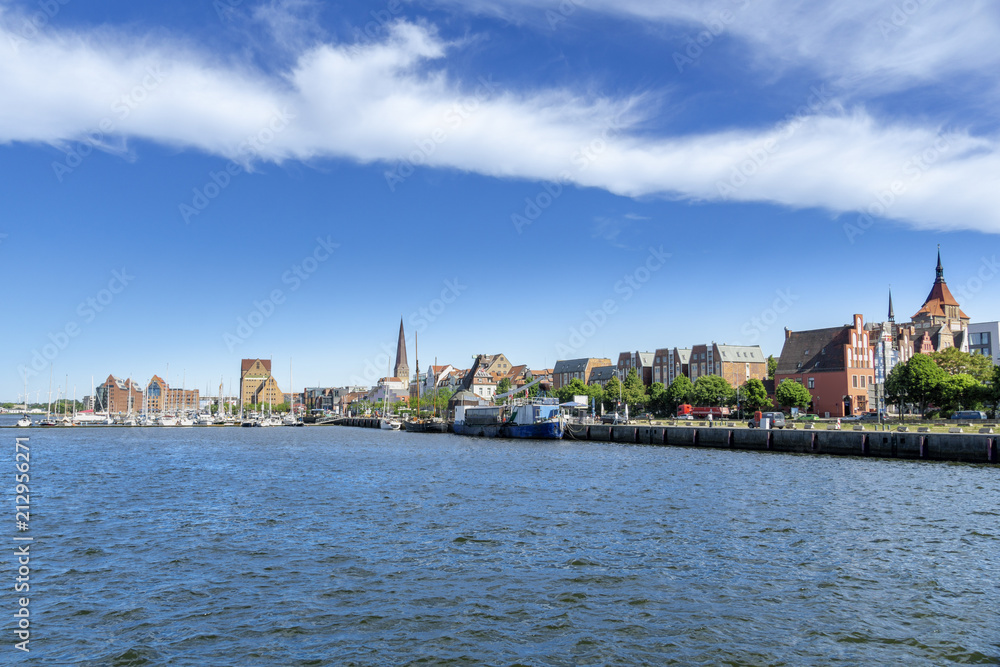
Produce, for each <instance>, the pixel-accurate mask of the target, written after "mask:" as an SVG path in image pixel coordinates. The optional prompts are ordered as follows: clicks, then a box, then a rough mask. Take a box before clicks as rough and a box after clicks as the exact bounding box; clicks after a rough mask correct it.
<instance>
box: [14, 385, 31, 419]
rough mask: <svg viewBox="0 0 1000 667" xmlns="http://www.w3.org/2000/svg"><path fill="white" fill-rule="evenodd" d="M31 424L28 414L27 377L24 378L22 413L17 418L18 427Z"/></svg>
mask: <svg viewBox="0 0 1000 667" xmlns="http://www.w3.org/2000/svg"><path fill="white" fill-rule="evenodd" d="M29 426H31V417H29V416H28V378H27V377H25V378H24V415H22V416H21V418H20V419H18V420H17V427H18V428H28V427H29Z"/></svg>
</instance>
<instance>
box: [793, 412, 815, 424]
mask: <svg viewBox="0 0 1000 667" xmlns="http://www.w3.org/2000/svg"><path fill="white" fill-rule="evenodd" d="M795 419H796V421H800V422H814V421H819V415H814V414H811V413H810V414H807V415H805V414H803V415H799V416H798V417H796V418H795Z"/></svg>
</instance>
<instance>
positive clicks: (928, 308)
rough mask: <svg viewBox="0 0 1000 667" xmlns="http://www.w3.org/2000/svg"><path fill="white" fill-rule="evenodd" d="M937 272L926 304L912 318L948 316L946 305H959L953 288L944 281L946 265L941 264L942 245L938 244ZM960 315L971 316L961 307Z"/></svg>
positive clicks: (925, 301) (964, 318)
mask: <svg viewBox="0 0 1000 667" xmlns="http://www.w3.org/2000/svg"><path fill="white" fill-rule="evenodd" d="M935 272H936V277H935V279H934V285H933V286H932V287H931V291H930V293H929V294H928V295H927V299H926V300H924V305H923V306H921V307H920V310H918V311H917V313H916V314H915V315H914V316H913V318H912V319H917V318H921V317H947V315H946V314H945V308H944V307H945V306H956V307H957V306H958V301H957V300H956V299H955V297H954V296H953V295H952V293H951V290H950V289H948V283H946V282H945V281H944V267H942V265H941V246H938V261H937V268H936V270H935ZM958 317H959V319H962V320H967V319H969V316H968V315H966V314H965V313H964V312H962V309H961V308H959V309H958Z"/></svg>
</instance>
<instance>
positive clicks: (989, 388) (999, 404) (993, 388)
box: [980, 366, 1000, 419]
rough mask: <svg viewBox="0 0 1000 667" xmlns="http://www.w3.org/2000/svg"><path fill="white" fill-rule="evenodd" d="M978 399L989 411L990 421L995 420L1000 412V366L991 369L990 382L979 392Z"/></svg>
mask: <svg viewBox="0 0 1000 667" xmlns="http://www.w3.org/2000/svg"><path fill="white" fill-rule="evenodd" d="M980 397H981V399H982V401H983V404H984V405H985V406H986V407H987V408H988V409H989V411H990V419H996V418H997V413H998V412H1000V366H994V367H993V374H992V375H991V376H990V381H989V383H988V384H986V385H984V386H983V388H982V389H981V390H980Z"/></svg>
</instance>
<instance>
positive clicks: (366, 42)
mask: <svg viewBox="0 0 1000 667" xmlns="http://www.w3.org/2000/svg"><path fill="white" fill-rule="evenodd" d="M998 38H1000V7H997V6H995V5H992V4H988V3H980V4H973V5H960V4H949V3H943V2H931V1H928V2H914V3H898V2H874V3H873V2H862V1H860V0H846V1H845V2H842V3H838V5H837V11H836V12H832V11H830V9H829V4H828V3H818V2H810V3H800V4H799V5H796V6H795V7H789V6H788V5H787V3H779V2H777V1H776V0H754V1H753V2H750V1H749V0H708V1H705V2H703V1H698V2H695V1H694V0H678V1H677V2H671V3H658V2H656V3H654V2H642V1H640V0H619V1H618V2H612V1H611V0H587V2H582V1H574V0H563V1H562V2H557V1H555V0H542V1H540V2H532V3H529V2H527V1H526V0H472V1H466V2H457V1H455V0H426V1H424V2H421V3H416V2H410V1H402V0H387V1H382V2H367V3H366V2H342V3H326V2H312V1H310V0H268V1H266V2H253V1H249V0H219V1H218V2H214V3H211V2H191V1H181V2H177V3H169V4H166V5H151V6H145V5H137V4H135V3H127V2H122V1H120V0H115V1H105V2H96V3H84V2H68V3H65V4H62V3H51V6H49V5H47V4H45V3H42V4H39V3H37V2H27V1H10V0H0V89H2V90H3V91H4V95H3V97H2V98H0V197H2V201H3V202H4V204H5V206H4V214H3V216H2V218H0V277H2V280H3V286H4V290H5V292H6V293H7V294H8V298H7V299H6V300H5V304H6V313H7V318H6V320H5V323H6V326H5V327H4V328H3V330H2V334H0V352H2V358H0V371H2V372H0V397H2V399H3V400H4V401H14V400H17V398H18V396H19V395H20V394H21V393H22V392H23V387H24V377H23V376H24V375H25V370H27V375H28V377H27V380H28V388H29V394H30V396H31V397H32V399H34V397H35V396H36V394H37V395H40V397H41V398H42V400H44V399H45V398H46V394H47V390H48V386H49V373H50V370H49V366H50V365H51V367H52V374H53V378H54V379H53V383H54V385H57V386H59V385H62V384H64V383H66V377H67V376H68V378H69V380H68V383H69V391H70V393H72V388H73V386H74V385H75V386H77V387H78V396H81V397H82V396H83V395H84V394H86V393H89V388H90V378H91V376H93V377H94V380H95V384H96V383H100V382H101V381H103V380H104V379H105V378H106V377H107V375H108V374H109V373H111V374H114V375H116V376H119V377H122V378H125V377H132V378H133V379H135V380H137V381H139V382H142V383H145V382H148V380H149V378H150V377H152V375H153V374H158V375H160V376H161V377H163V376H164V374H165V372H166V367H167V364H169V365H170V379H169V381H170V383H171V385H173V386H180V380H181V377H182V375H184V376H185V378H186V379H185V384H186V385H187V386H188V387H189V388H199V389H202V390H204V388H205V387H206V386H209V387H210V388H211V389H212V391H213V392H214V391H215V390H216V388H217V386H218V383H219V380H220V377H221V378H222V379H223V382H224V383H225V384H226V386H227V389H228V387H229V385H230V383H232V386H233V387H234V388H235V387H236V385H237V380H238V377H239V363H240V359H242V358H258V357H259V358H269V359H272V361H273V364H274V373H275V376H276V378H277V380H278V383H279V386H281V388H282V389H283V390H285V391H288V388H287V384H288V366H289V363H291V364H292V367H293V368H292V370H293V372H294V377H295V387H297V388H298V389H301V388H302V387H305V386H316V385H323V386H340V385H347V384H357V383H363V384H373V383H374V382H375V381H376V380H377V379H378V378H379V377H382V376H384V375H385V374H386V371H387V359H390V358H391V359H392V360H393V361H394V355H395V350H396V337H397V334H398V328H399V320H400V317H402V319H403V322H404V326H405V330H406V337H407V345H408V361H409V365H410V370H411V373H412V372H413V370H414V369H415V367H416V361H417V354H416V352H417V351H416V350H415V349H414V347H413V342H414V334H415V333H417V332H419V336H420V350H419V362H420V368H421V369H426V368H427V366H428V365H430V364H432V363H434V361H435V359H436V360H437V362H438V363H440V364H452V365H454V366H456V367H458V368H464V367H468V366H469V364H471V361H472V357H473V356H474V355H475V354H478V353H489V354H493V353H498V352H503V353H504V354H506V355H507V357H508V358H510V359H511V361H512V362H513V363H516V364H521V363H523V364H527V365H528V366H530V367H532V368H543V367H544V368H551V367H552V366H554V365H555V362H556V360H558V359H569V358H575V357H585V356H602V357H605V356H606V357H612V358H616V356H617V354H618V353H619V352H623V351H635V350H642V351H645V350H649V351H653V350H655V349H656V348H658V347H689V346H691V345H694V344H699V343H710V342H713V341H714V342H718V343H729V344H744V345H753V344H759V345H761V347H762V348H763V351H764V353H765V354H773V355H775V356H776V357H777V356H778V355H779V354H780V352H781V346H782V342H783V338H784V334H783V330H784V327H786V326H787V327H789V328H791V329H794V330H803V329H812V328H820V327H829V326H838V325H842V324H846V323H848V322H850V320H851V316H852V315H853V314H854V313H861V314H862V315H863V316H864V318H865V321H882V320H883V319H884V318H885V316H886V311H887V307H888V303H887V295H888V289H889V286H890V285H891V286H892V294H893V303H894V305H895V310H896V316H897V320H898V321H908V320H909V318H910V315H912V314H913V313H915V312H916V311H917V310H918V309H919V307H920V305H921V304H922V303H923V300H924V298H925V297H926V295H927V292H928V291H929V289H930V287H931V285H932V283H933V280H934V266H935V263H936V253H937V246H938V244H940V245H941V252H942V259H943V263H944V271H945V278H946V280H947V281H948V285H949V287H950V288H951V291H952V292H953V293H954V294H955V296H956V298H957V299H958V301H959V302H960V303H961V305H962V309H963V310H964V311H965V312H966V313H968V314H969V316H970V317H971V318H972V321H973V322H983V321H995V320H997V319H1000V289H998V287H997V286H998V284H1000V281H998V280H997V276H998V275H1000V264H998V262H997V259H996V247H997V243H996V240H997V233H998V232H1000V131H998V127H1000V124H998V120H1000V112H998V109H1000V105H997V104H996V101H997V97H998V96H1000V93H998V87H997V84H996V76H995V72H996V71H997V65H998V62H997V61H998V60H1000V52H998V51H997V50H996V48H995V45H996V43H997V42H998ZM46 346H49V347H46ZM36 355H37V356H36ZM84 389H85V390H84Z"/></svg>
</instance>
